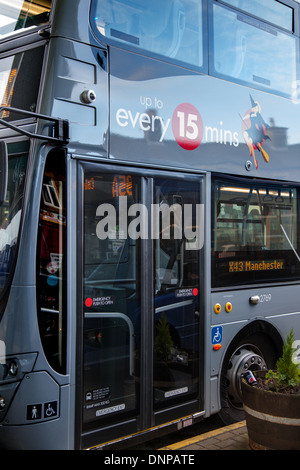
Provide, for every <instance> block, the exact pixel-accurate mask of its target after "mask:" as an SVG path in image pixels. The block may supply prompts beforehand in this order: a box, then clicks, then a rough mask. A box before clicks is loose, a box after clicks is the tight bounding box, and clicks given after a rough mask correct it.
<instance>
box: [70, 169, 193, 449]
mask: <svg viewBox="0 0 300 470" xmlns="http://www.w3.org/2000/svg"><path fill="white" fill-rule="evenodd" d="M78 187H79V188H81V189H80V194H81V196H80V198H79V201H81V202H79V207H80V206H81V204H82V207H83V210H82V211H79V219H80V220H79V222H80V225H81V227H82V234H83V236H82V242H83V243H82V247H80V248H81V257H82V263H81V267H80V272H79V280H80V282H79V284H80V285H81V287H80V289H81V290H80V291H79V292H80V294H79V297H81V298H82V305H81V309H82V310H81V314H80V321H82V326H81V328H82V338H83V340H82V352H81V354H80V356H81V357H80V360H79V364H80V361H81V379H80V380H81V387H80V397H81V398H80V406H81V410H82V414H81V416H82V422H81V443H80V446H81V447H84V448H86V447H92V446H94V445H95V446H96V445H98V444H100V443H103V442H107V441H110V440H113V439H116V438H119V437H122V436H124V435H130V434H132V433H135V432H138V431H141V430H143V429H147V428H150V427H151V426H155V425H157V424H160V422H165V421H166V420H174V419H176V418H180V417H182V416H186V415H187V414H188V413H189V412H197V411H199V406H200V405H199V370H200V366H199V344H200V343H199V333H200V328H199V325H200V305H199V299H200V272H199V271H200V263H199V259H200V253H201V244H202V238H201V234H200V229H199V227H200V225H201V221H200V218H201V207H202V206H200V181H199V177H197V178H196V177H195V178H194V179H193V178H190V180H184V179H183V178H182V177H181V178H180V179H178V180H177V179H175V178H173V177H172V178H165V177H157V178H155V177H153V176H151V177H149V178H146V177H145V176H143V175H142V174H141V173H140V172H139V171H138V170H135V171H130V173H129V172H128V171H126V170H124V169H119V168H118V167H115V168H114V169H110V168H108V169H103V167H102V168H100V167H99V165H96V164H93V163H85V164H82V166H80V172H79V185H78ZM81 197H82V199H81Z"/></svg>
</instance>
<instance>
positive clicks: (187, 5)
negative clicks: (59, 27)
mask: <svg viewBox="0 0 300 470" xmlns="http://www.w3.org/2000/svg"><path fill="white" fill-rule="evenodd" d="M92 21H93V23H94V24H95V26H96V28H97V31H98V32H99V33H100V34H102V35H103V36H106V37H110V38H113V39H114V40H117V41H119V42H121V43H123V44H127V45H128V46H130V45H131V46H132V45H133V46H136V47H138V48H142V49H145V50H147V51H150V52H154V53H156V54H161V55H163V56H166V57H170V58H172V59H176V60H180V61H184V62H187V63H190V64H193V65H197V66H199V67H201V66H202V65H203V55H202V2H201V1H199V0H197V1H196V0H164V1H163V2H161V1H160V0H152V1H151V2H144V1H142V0H133V1H131V2H130V3H129V2H126V1H124V0H113V1H112V0H101V2H100V1H99V2H95V10H94V16H93V19H92Z"/></svg>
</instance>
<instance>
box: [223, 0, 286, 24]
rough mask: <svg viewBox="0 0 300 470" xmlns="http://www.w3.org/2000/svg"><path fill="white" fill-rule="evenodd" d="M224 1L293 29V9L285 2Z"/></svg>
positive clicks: (256, 0) (263, 18)
mask: <svg viewBox="0 0 300 470" xmlns="http://www.w3.org/2000/svg"><path fill="white" fill-rule="evenodd" d="M224 3H228V4H229V5H232V6H234V7H237V8H239V9H240V10H243V11H245V12H247V13H250V14H251V15H254V16H258V17H259V18H261V19H262V20H265V21H268V22H270V23H274V24H276V25H277V26H280V27H282V28H285V29H288V30H289V31H293V9H292V8H291V7H289V6H287V5H283V3H279V2H277V1H275V2H274V0H251V1H250V2H249V0H224Z"/></svg>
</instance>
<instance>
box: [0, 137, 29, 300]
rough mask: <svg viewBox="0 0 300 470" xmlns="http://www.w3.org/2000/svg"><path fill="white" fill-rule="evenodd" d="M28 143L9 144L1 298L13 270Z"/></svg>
mask: <svg viewBox="0 0 300 470" xmlns="http://www.w3.org/2000/svg"><path fill="white" fill-rule="evenodd" d="M28 149H29V142H18V143H13V144H8V178H7V192H6V199H5V201H4V203H3V204H2V206H1V207H0V297H1V295H2V293H3V291H4V289H5V288H6V286H7V284H8V282H9V280H10V278H11V274H12V272H13V269H14V265H15V260H16V253H17V243H18V235H19V229H20V222H21V214H22V206H23V200H24V188H25V177H26V168H27V161H28Z"/></svg>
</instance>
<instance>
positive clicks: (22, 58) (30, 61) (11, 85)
mask: <svg viewBox="0 0 300 470" xmlns="http://www.w3.org/2000/svg"><path fill="white" fill-rule="evenodd" d="M43 57H44V47H43V46H40V47H35V48H33V49H28V50H26V51H24V52H20V53H18V54H15V55H11V56H9V57H4V58H3V59H1V61H0V100H1V101H0V103H1V106H11V107H13V108H20V109H23V110H25V111H35V110H36V104H37V97H38V92H39V85H40V76H41V70H42V63H43ZM0 117H1V118H4V119H6V120H8V121H12V120H16V119H19V118H20V119H24V116H23V115H22V114H21V115H20V114H18V113H16V112H11V111H7V110H4V111H3V112H2V115H1V116H0Z"/></svg>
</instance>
